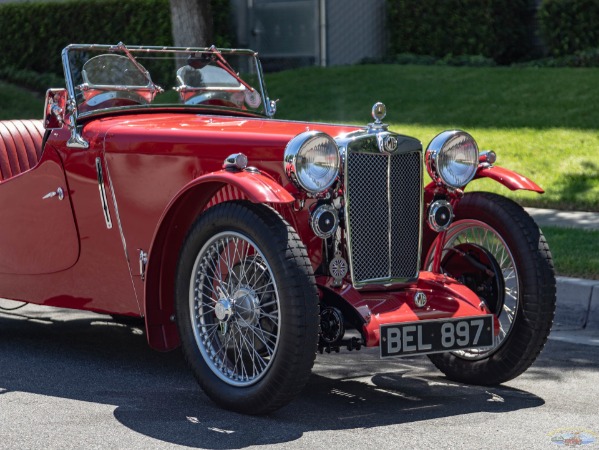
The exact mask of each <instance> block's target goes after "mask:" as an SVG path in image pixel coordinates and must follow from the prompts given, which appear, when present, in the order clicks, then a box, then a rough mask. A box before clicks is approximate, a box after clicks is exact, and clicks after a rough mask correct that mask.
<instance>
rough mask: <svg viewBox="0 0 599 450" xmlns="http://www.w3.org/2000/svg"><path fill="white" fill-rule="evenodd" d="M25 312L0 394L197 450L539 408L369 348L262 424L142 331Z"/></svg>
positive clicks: (0, 354) (339, 357) (335, 357)
mask: <svg viewBox="0 0 599 450" xmlns="http://www.w3.org/2000/svg"><path fill="white" fill-rule="evenodd" d="M35 308H37V310H38V311H41V312H36V313H35V314H31V313H30V312H28V311H27V310H26V309H25V310H22V311H21V310H19V311H14V312H10V313H1V314H0V402H2V396H3V395H2V394H6V393H8V392H27V393H35V394H40V395H44V396H50V397H60V398H67V399H74V400H81V401H85V402H93V403H100V404H108V405H114V406H115V409H114V417H115V418H116V420H117V421H118V422H120V423H121V424H122V425H124V426H125V427H127V428H129V429H131V430H133V431H135V432H137V433H141V434H143V435H146V436H149V437H152V438H154V439H157V440H160V441H163V442H168V443H172V444H178V445H185V446H189V447H198V448H214V449H225V448H242V447H247V446H250V445H264V444H277V443H285V442H291V441H294V440H296V439H298V438H300V437H301V436H303V435H304V433H309V432H312V431H322V430H327V431H328V430H330V431H338V430H354V429H364V428H374V427H381V426H386V425H396V424H404V423H416V422H419V421H424V420H431V419H436V418H446V417H452V416H463V415H464V414H470V413H478V412H488V413H502V412H507V411H515V410H519V409H525V408H535V407H538V406H541V405H543V404H544V401H543V399H541V398H539V397H538V396H536V395H534V394H532V393H529V392H525V391H522V390H518V389H514V388H510V387H507V386H500V387H493V388H489V387H480V386H469V385H463V384H460V383H454V382H450V381H448V380H447V379H445V378H443V377H442V376H440V374H439V372H436V371H435V369H434V367H432V365H431V364H430V363H429V362H428V360H427V359H426V358H410V359H407V360H402V361H401V362H398V361H396V360H395V361H389V360H384V361H381V360H380V359H379V358H378V353H377V352H376V350H374V349H366V350H362V351H361V352H347V351H345V352H342V353H339V354H332V355H326V354H325V355H322V356H321V355H319V356H318V357H317V361H316V364H315V368H314V371H313V375H312V377H311V378H310V381H309V383H308V385H307V386H306V388H305V389H304V390H303V393H302V395H301V396H300V398H298V399H296V400H295V401H293V402H292V403H291V404H290V405H288V406H286V407H284V408H282V409H280V410H279V411H276V412H274V413H272V414H270V415H268V416H262V417H256V416H244V415H241V414H236V413H232V412H229V411H225V410H223V409H220V408H218V407H217V406H215V404H214V403H212V402H211V401H210V400H209V399H208V398H207V397H206V396H205V395H204V394H203V393H202V392H201V390H200V388H199V387H198V385H197V383H196V382H195V380H194V378H193V376H192V375H191V373H190V371H189V369H188V368H187V366H186V364H185V362H184V361H183V357H182V354H181V352H180V351H174V352H170V353H158V352H154V351H152V350H151V349H150V348H149V347H148V346H147V343H146V339H145V336H144V335H143V332H142V331H141V330H140V329H139V328H135V327H129V326H125V325H122V324H117V323H115V322H113V321H112V320H110V318H109V317H107V316H100V315H98V316H95V315H93V314H89V313H80V312H71V311H66V310H56V309H54V308H52V309H51V310H50V311H49V312H44V311H43V308H38V307H35Z"/></svg>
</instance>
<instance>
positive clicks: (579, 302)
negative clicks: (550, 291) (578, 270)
mask: <svg viewBox="0 0 599 450" xmlns="http://www.w3.org/2000/svg"><path fill="white" fill-rule="evenodd" d="M553 329H554V330H557V331H560V330H582V329H599V280H584V279H581V278H567V277H557V305H556V309H555V320H554V325H553Z"/></svg>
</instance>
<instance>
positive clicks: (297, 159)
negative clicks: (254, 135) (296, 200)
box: [284, 131, 339, 194]
mask: <svg viewBox="0 0 599 450" xmlns="http://www.w3.org/2000/svg"><path fill="white" fill-rule="evenodd" d="M284 165H285V172H286V173H287V176H288V177H289V178H290V179H291V180H292V181H293V182H294V183H296V184H297V185H298V187H300V188H302V189H304V190H305V191H307V192H309V193H310V194H318V193H320V192H323V191H325V190H326V189H328V188H329V187H330V186H331V185H332V184H333V183H334V182H335V179H336V178H337V175H338V174H339V148H338V147H337V144H336V143H335V141H334V140H333V138H332V137H331V136H329V135H328V134H326V133H323V132H321V131H305V132H303V133H301V134H298V135H297V136H296V137H294V138H293V139H291V140H290V141H289V143H288V144H287V147H286V148H285V158H284Z"/></svg>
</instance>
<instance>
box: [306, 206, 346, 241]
mask: <svg viewBox="0 0 599 450" xmlns="http://www.w3.org/2000/svg"><path fill="white" fill-rule="evenodd" d="M310 225H311V226H312V231H314V234H315V235H316V236H318V237H319V238H322V239H328V238H330V237H331V236H332V235H333V234H335V232H336V231H337V227H338V226H339V214H338V213H337V210H336V209H335V208H333V207H332V206H331V205H320V206H319V207H318V208H316V209H315V210H314V211H313V212H312V216H311V217H310Z"/></svg>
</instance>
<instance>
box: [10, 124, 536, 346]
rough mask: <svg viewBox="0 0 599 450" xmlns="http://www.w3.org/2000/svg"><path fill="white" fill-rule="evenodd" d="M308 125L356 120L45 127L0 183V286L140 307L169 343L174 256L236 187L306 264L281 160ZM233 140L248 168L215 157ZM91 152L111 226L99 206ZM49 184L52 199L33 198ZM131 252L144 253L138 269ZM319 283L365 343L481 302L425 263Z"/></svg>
mask: <svg viewBox="0 0 599 450" xmlns="http://www.w3.org/2000/svg"><path fill="white" fill-rule="evenodd" d="M307 129H310V130H319V131H323V132H325V133H328V134H330V135H331V136H338V135H341V134H344V133H348V132H351V131H355V130H357V129H358V128H357V127H348V126H334V125H325V124H308V123H302V122H286V121H276V120H267V119H258V118H244V117H218V116H205V115H197V114H190V113H182V112H179V113H148V114H130V115H122V116H114V117H104V118H99V119H95V120H91V119H89V120H88V122H86V123H83V128H82V136H83V138H84V139H85V140H86V141H88V142H89V148H87V149H78V148H69V147H67V145H66V142H67V140H68V139H69V137H70V133H69V131H68V130H66V129H62V130H57V131H53V132H52V133H51V134H50V136H49V138H48V142H47V144H46V146H45V148H44V152H43V154H42V157H41V160H40V162H39V163H38V164H37V165H36V166H35V167H34V168H33V169H31V170H27V171H25V172H23V173H22V174H20V175H18V176H15V177H13V178H12V179H10V180H8V181H5V182H3V183H0V202H2V210H3V211H9V213H7V214H3V216H2V217H0V234H1V236H0V246H1V247H2V249H3V252H2V253H1V254H0V286H2V292H0V296H3V297H7V298H14V299H20V300H27V301H30V302H33V303H39V304H45V305H54V306H62V307H69V308H78V309H87V310H92V311H99V312H109V313H112V314H127V315H137V316H145V317H146V328H147V332H148V333H147V334H148V342H149V343H150V345H151V346H152V347H153V348H156V349H160V350H168V349H172V348H174V347H176V346H177V345H178V344H179V338H178V334H177V329H176V327H175V325H174V324H173V323H172V321H171V320H170V318H171V316H172V314H173V302H174V299H173V292H174V279H175V271H176V265H177V258H178V254H179V249H180V247H181V244H182V242H183V239H184V237H185V235H186V233H187V231H188V229H189V227H190V226H191V224H192V223H193V221H194V220H195V219H196V218H197V216H198V215H199V214H201V213H202V211H203V210H204V209H205V208H207V207H210V206H213V205H215V204H217V203H219V202H222V201H231V200H237V199H244V200H249V201H252V202H256V203H266V204H269V205H271V206H273V207H274V208H275V209H276V210H277V211H278V212H279V213H280V214H281V215H282V216H283V217H284V218H285V219H286V220H287V221H288V222H289V223H290V224H291V225H292V226H293V227H294V228H295V229H296V231H297V232H298V234H299V236H300V238H301V239H302V241H303V242H304V244H305V245H306V248H307V250H308V254H309V257H310V260H311V262H312V265H313V267H314V268H315V269H316V268H317V267H318V266H319V264H320V263H321V258H322V241H321V240H320V239H319V238H316V237H315V236H314V234H313V232H312V230H311V229H310V226H309V220H308V219H309V216H310V209H311V208H313V207H314V205H315V203H316V202H315V200H310V199H308V200H307V201H306V203H305V205H304V206H303V208H301V209H300V208H298V206H299V202H298V201H297V198H298V196H299V192H298V190H297V188H296V187H295V186H294V185H293V184H292V183H291V182H290V181H289V179H288V178H287V176H286V175H285V173H284V170H283V154H284V150H285V146H286V145H287V143H288V142H289V140H290V139H292V138H293V137H294V136H296V135H298V134H299V133H301V132H303V131H306V130H307ZM233 153H244V154H246V156H248V160H249V162H248V165H249V166H253V167H255V168H256V169H257V170H255V171H253V170H246V171H227V170H223V169H222V164H223V161H224V160H225V158H226V157H227V156H229V155H230V154H233ZM96 160H99V162H100V165H101V169H102V174H103V177H104V188H105V190H106V200H107V208H108V212H109V214H110V217H111V220H112V228H109V227H108V226H107V223H106V220H105V217H104V212H103V209H102V202H101V197H100V193H99V188H98V187H99V185H98V172H97V170H96ZM493 170H494V171H491V170H489V171H484V170H481V171H480V172H479V177H483V176H489V177H491V178H495V179H500V180H501V181H500V182H503V183H504V184H506V185H508V187H510V186H516V187H517V186H532V184H534V183H532V182H530V181H529V184H526V183H525V181H523V180H526V179H525V178H524V177H520V178H518V177H519V176H518V175H517V174H514V173H513V172H509V171H507V170H505V169H498V168H494V169H493ZM531 183H532V184H531ZM59 186H61V187H63V189H64V191H65V193H66V194H67V195H66V197H65V199H64V200H62V201H59V200H58V199H57V198H52V199H48V200H43V201H42V200H41V198H42V196H43V195H45V194H46V193H48V192H51V191H53V190H56V188H57V187H59ZM534 186H536V185H534ZM521 188H524V187H521ZM429 194H430V193H429ZM427 196H430V195H428V194H427ZM140 252H144V253H146V254H147V255H148V263H147V266H146V271H145V280H142V274H141V272H140V265H139V255H140ZM320 281H321V282H323V283H325V284H326V280H325V281H323V280H322V279H320ZM330 289H331V290H332V291H334V292H335V293H336V294H337V295H338V296H340V297H341V298H342V299H343V300H344V301H345V302H347V303H348V304H349V305H350V306H351V307H353V308H354V309H355V310H356V311H357V314H359V315H361V317H363V318H364V320H365V326H364V330H363V331H364V335H365V336H366V340H367V342H366V344H367V345H369V346H373V345H377V344H378V339H379V334H378V333H379V331H378V328H379V326H380V325H381V324H384V323H395V322H404V321H412V320H424V319H436V318H449V317H465V316H476V315H480V314H484V313H486V311H483V310H481V309H480V306H479V300H478V297H477V296H476V295H475V294H474V293H473V292H471V291H469V290H468V289H467V288H466V287H464V286H462V285H460V284H458V283H457V282H455V281H454V280H451V279H448V278H445V277H442V276H440V275H434V274H432V273H428V272H422V273H421V276H420V279H419V280H418V281H417V282H416V283H415V284H413V285H409V286H405V287H402V288H401V289H399V290H396V291H390V290H386V291H377V292H373V291H357V290H355V289H353V288H351V287H346V288H344V289H342V290H338V289H333V288H330ZM416 291H421V292H425V293H426V294H427V297H428V304H427V306H426V307H425V308H422V309H420V308H416V307H415V306H414V304H413V295H414V293H415V292H416Z"/></svg>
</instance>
